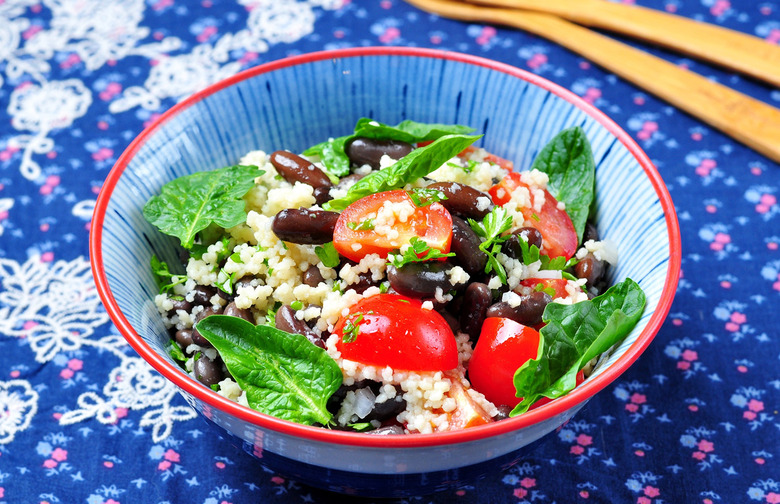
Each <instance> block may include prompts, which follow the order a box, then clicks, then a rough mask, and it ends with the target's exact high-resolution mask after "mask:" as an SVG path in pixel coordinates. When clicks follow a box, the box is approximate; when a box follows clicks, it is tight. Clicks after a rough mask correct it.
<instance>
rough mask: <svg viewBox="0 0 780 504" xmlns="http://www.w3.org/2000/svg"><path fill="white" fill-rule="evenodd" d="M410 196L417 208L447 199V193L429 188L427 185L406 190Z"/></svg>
mask: <svg viewBox="0 0 780 504" xmlns="http://www.w3.org/2000/svg"><path fill="white" fill-rule="evenodd" d="M406 194H408V195H409V198H410V199H411V200H412V203H414V206H416V207H417V208H422V207H426V206H428V205H432V204H434V203H438V202H439V201H442V200H446V199H447V195H446V194H444V193H443V192H442V191H440V190H438V189H429V188H427V187H415V188H414V189H411V190H409V191H406Z"/></svg>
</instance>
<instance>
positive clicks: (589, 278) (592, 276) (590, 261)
mask: <svg viewBox="0 0 780 504" xmlns="http://www.w3.org/2000/svg"><path fill="white" fill-rule="evenodd" d="M605 270H606V267H605V264H604V261H600V260H598V259H596V257H595V256H594V255H593V254H591V253H588V254H587V255H586V256H585V257H584V258H582V259H581V260H580V261H579V262H577V264H575V265H574V274H575V275H576V276H577V278H584V279H585V281H586V282H587V285H588V286H594V285H596V283H598V281H599V280H601V279H602V277H603V276H604V272H605Z"/></svg>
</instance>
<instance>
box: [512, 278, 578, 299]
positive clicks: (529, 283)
mask: <svg viewBox="0 0 780 504" xmlns="http://www.w3.org/2000/svg"><path fill="white" fill-rule="evenodd" d="M568 283H569V282H567V281H566V280H565V279H563V278H526V279H525V280H521V281H520V285H524V286H526V287H531V288H533V289H539V290H544V291H548V289H552V290H553V294H552V297H553V299H555V298H566V297H569V293H568V292H566V285H568ZM537 286H541V287H537ZM548 294H549V291H548Z"/></svg>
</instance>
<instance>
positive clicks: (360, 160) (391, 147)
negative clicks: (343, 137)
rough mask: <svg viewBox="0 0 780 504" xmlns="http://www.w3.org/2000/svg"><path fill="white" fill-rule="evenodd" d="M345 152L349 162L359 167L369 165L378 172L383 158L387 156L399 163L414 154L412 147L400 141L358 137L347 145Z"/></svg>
mask: <svg viewBox="0 0 780 504" xmlns="http://www.w3.org/2000/svg"><path fill="white" fill-rule="evenodd" d="M344 151H345V152H346V154H347V157H348V158H349V160H350V161H352V162H353V163H354V164H356V165H357V166H362V165H365V164H367V165H370V166H371V168H373V169H374V170H378V169H379V160H380V159H382V156H384V155H387V156H390V157H391V158H392V159H395V160H396V161H397V160H399V159H401V158H402V157H404V156H406V155H407V154H409V153H410V152H412V146H411V144H408V143H406V142H402V141H400V140H376V139H374V138H365V137H357V138H355V139H354V140H352V141H351V142H349V144H347V146H346V148H345V149H344Z"/></svg>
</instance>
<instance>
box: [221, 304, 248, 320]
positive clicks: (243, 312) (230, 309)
mask: <svg viewBox="0 0 780 504" xmlns="http://www.w3.org/2000/svg"><path fill="white" fill-rule="evenodd" d="M222 313H223V314H224V315H227V316H229V317H238V318H242V319H244V320H246V321H247V322H251V323H252V324H254V323H255V321H254V319H253V318H252V314H251V312H250V311H249V310H247V309H246V308H238V307H237V306H236V303H233V302H231V303H228V305H227V306H226V307H225V311H223V312H222Z"/></svg>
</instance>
